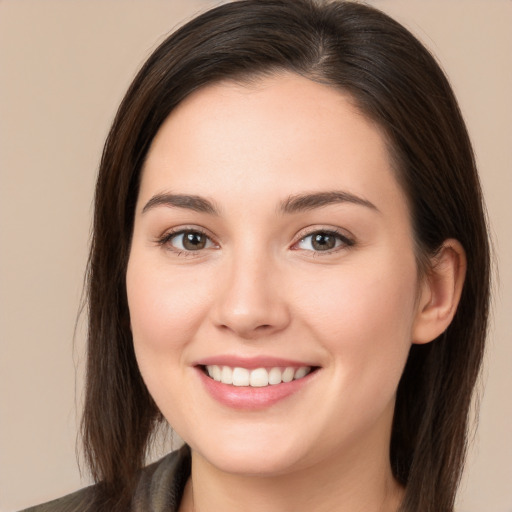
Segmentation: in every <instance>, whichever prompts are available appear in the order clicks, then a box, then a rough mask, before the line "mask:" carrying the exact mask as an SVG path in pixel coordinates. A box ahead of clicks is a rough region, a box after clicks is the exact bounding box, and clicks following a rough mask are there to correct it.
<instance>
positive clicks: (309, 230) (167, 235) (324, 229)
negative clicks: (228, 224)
mask: <svg viewBox="0 0 512 512" xmlns="http://www.w3.org/2000/svg"><path fill="white" fill-rule="evenodd" d="M187 232H197V233H200V234H202V235H204V236H206V237H208V238H209V239H210V240H211V242H212V243H213V244H215V245H219V241H218V237H216V236H215V235H213V234H212V233H211V232H210V231H209V230H208V229H206V228H204V227H201V226H197V225H184V226H178V227H175V228H170V229H167V230H166V231H164V232H163V233H162V235H161V236H158V237H157V241H158V242H161V243H162V242H165V241H168V240H170V239H171V238H172V237H174V236H177V235H180V234H183V233H187ZM316 233H329V234H333V235H335V236H338V237H340V238H342V239H344V240H345V241H346V242H348V243H347V245H353V244H354V243H355V238H354V236H353V235H352V234H351V233H349V232H347V231H346V230H343V229H342V228H339V227H334V226H321V225H320V226H318V225H317V226H307V227H305V228H302V229H301V230H300V231H298V232H297V234H296V235H295V236H294V238H293V241H292V243H291V246H292V247H293V246H295V245H297V244H298V243H299V242H300V241H301V240H303V239H304V238H307V237H308V236H312V235H314V234H316Z"/></svg>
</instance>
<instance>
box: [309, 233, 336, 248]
mask: <svg viewBox="0 0 512 512" xmlns="http://www.w3.org/2000/svg"><path fill="white" fill-rule="evenodd" d="M335 243H336V241H335V240H334V237H333V236H331V235H328V234H326V233H318V234H316V235H315V236H314V237H313V247H314V248H315V249H317V250H319V251H327V250H329V249H333V248H334V245H335Z"/></svg>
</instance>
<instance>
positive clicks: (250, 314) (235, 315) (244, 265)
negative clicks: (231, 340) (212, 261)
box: [212, 254, 290, 340]
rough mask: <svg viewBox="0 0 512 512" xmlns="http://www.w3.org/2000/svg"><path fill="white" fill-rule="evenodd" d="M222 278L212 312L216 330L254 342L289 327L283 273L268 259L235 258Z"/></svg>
mask: <svg viewBox="0 0 512 512" xmlns="http://www.w3.org/2000/svg"><path fill="white" fill-rule="evenodd" d="M221 274H222V275H219V281H220V286H219V289H218V294H217V300H216V301H215V305H214V307H213V308H212V314H213V321H214V323H215V325H216V327H217V328H219V329H223V330H226V331H229V332H231V333H233V334H235V335H236V336H237V337H239V338H243V339H247V340H253V339H258V338H260V337H263V336H269V335H272V334H275V333H277V332H280V331H282V330H283V329H285V328H286V327H287V325H288V324H289V323H290V310H289V305H288V304H287V301H286V300H285V289H284V283H283V281H282V279H281V275H282V273H280V272H279V269H278V268H277V266H276V265H275V264H273V262H272V259H271V258H269V257H268V255H266V256H265V255H260V256H257V255H256V254H252V255H250V256H247V257H242V256H241V255H239V256H238V257H233V259H232V261H231V262H230V263H228V262H226V271H225V272H222V273H221Z"/></svg>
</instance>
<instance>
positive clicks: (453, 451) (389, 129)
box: [82, 0, 490, 512]
mask: <svg viewBox="0 0 512 512" xmlns="http://www.w3.org/2000/svg"><path fill="white" fill-rule="evenodd" d="M282 71H291V72H295V73H298V74H300V75H302V76H304V77H308V78H310V79H312V80H315V81H319V82H322V83H325V84H329V85H331V86H333V87H335V88H338V89H339V90H340V91H344V92H347V93H349V94H350V96H351V97H352V99H353V100H354V102H355V104H356V105H357V106H358V108H359V109H360V111H361V112H362V113H363V114H364V115H366V116H367V117H368V118H370V119H372V120H373V121H374V122H376V123H377V124H378V126H380V128H381V129H382V131H383V133H384V135H385V137H386V139H387V143H388V147H389V152H390V155H391V158H392V161H393V164H394V169H395V171H396V175H397V179H398V180H399V182H400V184H401V186H402V187H403V189H404V191H405V193H406V196H407V198H408V202H409V207H410V211H411V216H412V223H413V228H414V235H415V241H416V247H417V249H416V251H417V259H418V267H419V269H420V271H422V272H428V266H427V265H426V263H425V262H426V261H428V258H429V257H431V256H432V255H434V254H435V253H436V250H438V249H439V248H440V246H441V245H442V243H443V242H444V241H445V240H446V239H448V238H455V239H457V240H459V241H460V243H461V244H462V246H463V247H464V249H465V251H466V253H467V273H466V280H465V285H464V288H463V292H462V297H461V300H460V304H459V307H458V310H457V312H456V314H455V317H454V319H453V322H452V323H451V325H450V326H449V328H448V329H447V330H446V331H445V332H444V333H443V334H442V335H441V336H440V337H439V338H437V339H436V340H434V341H433V342H431V343H428V344H425V345H413V346H412V349H411V351H410V355H409V359H408V361H407V364H406V367H405V371H404V373H403V376H402V379H401V381H400V384H399V388H398V393H397V400H396V410H395V417H394V424H393V430H392V440H391V447H390V460H391V465H392V469H393V472H394V475H395V477H396V478H397V480H398V481H399V482H401V483H402V484H403V485H405V489H406V492H405V498H404V502H403V504H402V508H401V511H402V512H418V511H421V512H450V511H452V510H453V504H454V500H455V493H456V490H457V486H458V483H459V479H460V476H461V471H462V467H463V462H464V458H465V450H466V441H467V432H468V418H469V409H470V403H471V398H472V394H473V390H474V387H475V383H476V381H477V378H478V375H479V369H480V366H481V361H482V356H483V350H484V341H485V336H486V328H487V318H488V308H489V281H490V277H489V275H490V270H489V267H490V263H489V260H490V258H489V242H488V235H487V226H486V220H485V219H486V217H485V212H484V207H483V201H482V195H481V189H480V184H479V179H478V175H477V170H476V165H475V160H474V156H473V151H472V147H471V143H470V140H469V137H468V133H467V130H466V127H465V124H464V121H463V119H462V116H461V113H460V110H459V107H458V105H457V101H456V99H455V97H454V94H453V92H452V89H451V87H450V85H449V83H448V81H447V79H446V77H445V75H444V74H443V72H442V71H441V69H440V67H439V65H438V64H437V63H436V61H435V59H434V58H433V57H432V56H431V54H430V53H429V52H428V51H427V50H426V49H425V48H424V47H423V45H422V44H421V43H420V42H419V41H418V40H417V39H416V38H415V37H414V36H413V35H412V34H411V33H410V32H409V31H407V30H406V29H405V28H404V27H402V26H401V25H400V24H399V23H397V22H395V21H394V20H393V19H391V18H390V17H388V16H387V15H385V14H383V13H382V12H380V11H378V10H376V9H374V8H371V7H368V6H366V5H363V4H360V3H355V2H350V1H331V2H322V1H314V0H293V1H290V0H240V1H235V2H231V3H226V4H223V5H221V6H219V7H217V8H214V9H212V10H210V11H208V12H206V13H204V14H202V15H201V16H199V17H197V18H195V19H193V20H192V21H190V22H189V23H187V24H186V25H184V26H183V27H182V28H180V29H179V30H178V31H176V32H175V33H174V34H172V35H171V36H170V37H168V38H167V39H166V40H165V41H164V42H163V43H162V44H161V45H160V46H159V47H158V48H157V49H156V50H155V51H154V53H153V54H152V55H151V56H150V57H149V59H148V60H147V62H146V63H145V64H144V65H143V67H142V69H141V70H140V72H139V73H138V75H137V76H136V78H135V80H134V81H133V83H132V84H131V86H130V88H129V90H128V92H127V94H126V96H125V98H124V99H123V101H122V103H121V106H120V108H119V110H118V113H117V116H116V118H115V120H114V123H113V126H112V128H111V131H110V133H109V135H108V138H107V141H106V144H105V148H104V152H103V156H102V160H101V165H100V171H99V176H98V181H97V188H96V197H95V213H94V226H93V239H92V246H91V252H90V258H89V266H88V281H87V286H88V312H89V334H88V359H87V380H86V397H85V410H84V415H83V421H82V437H83V444H84V449H85V454H86V460H87V462H88V464H89V466H90V468H91V471H92V474H93V476H94V478H95V479H96V480H97V481H102V482H103V484H102V489H104V492H105V495H106V496H108V497H109V498H110V500H111V501H110V505H109V509H110V510H115V506H114V504H115V503H117V504H118V506H119V508H118V509H119V510H121V509H122V507H123V506H125V505H126V503H128V502H129V500H130V497H131V495H132V494H133V492H134V485H135V482H136V476H135V475H136V472H137V471H138V469H139V468H140V467H141V466H143V465H144V463H145V455H146V452H147V448H148V444H149V442H150V439H151V436H152V433H153V432H154V430H155V428H156V426H157V425H158V424H159V423H160V422H161V421H162V420H163V418H162V416H161V414H160V412H159V411H158V409H157V407H156V405H155V403H154V402H153V400H152V398H151V396H150V395H149V393H148V390H147V389H146V386H145V384H144V382H143V380H142V378H141V375H140V373H139V370H138V367H137V362H136V359H135V354H134V349H133V343H132V337H131V332H130V319H129V311H128V305H127V298H126V286H125V275H126V267H127V261H128V256H129V250H130V239H131V235H132V229H133V221H134V209H135V203H136V200H137V194H138V188H139V181H140V173H141V168H142V166H143V163H144V159H145V156H146V153H147V151H148V149H149V147H150V144H151V142H152V140H153V138H154V137H155V135H156V133H157V131H158V130H159V128H160V126H161V125H162V123H163V121H164V120H165V119H166V117H167V116H168V115H169V113H170V112H172V110H173V109H174V108H175V107H176V106H177V105H178V104H179V103H180V102H181V101H182V100H183V99H184V98H186V97H187V96H188V95H190V94H191V93H192V92H193V91H195V90H197V89H199V88H201V87H203V86H205V85H206V84H210V83H213V82H217V81H220V80H226V79H235V80H242V81H243V80H250V79H251V78H252V77H257V76H259V75H262V74H273V73H278V72H282Z"/></svg>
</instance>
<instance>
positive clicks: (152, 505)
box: [22, 445, 190, 512]
mask: <svg viewBox="0 0 512 512" xmlns="http://www.w3.org/2000/svg"><path fill="white" fill-rule="evenodd" d="M189 475H190V449H189V448H188V446H186V445H185V446H183V447H182V448H181V449H180V450H178V451H175V452H172V453H170V454H169V455H167V456H165V457H164V458H163V459H160V460H159V461H158V462H155V463H153V464H151V465H150V466H147V467H146V468H144V469H143V470H142V471H141V473H140V477H139V482H138V484H137V489H136V491H135V494H134V496H133V499H132V503H131V507H130V509H129V512H178V508H179V506H180V501H181V497H182V495H183V490H184V488H185V484H186V482H187V479H188V477H189ZM95 488H96V486H94V485H92V486H90V487H86V488H85V489H82V490H80V491H77V492H74V493H73V494H69V495H67V496H64V497H63V498H58V499H56V500H53V501H50V502H48V503H44V504H42V505H36V506H35V507H30V508H27V509H25V510H24V511H22V512H95V511H96V510H97V506H96V505H95Z"/></svg>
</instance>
